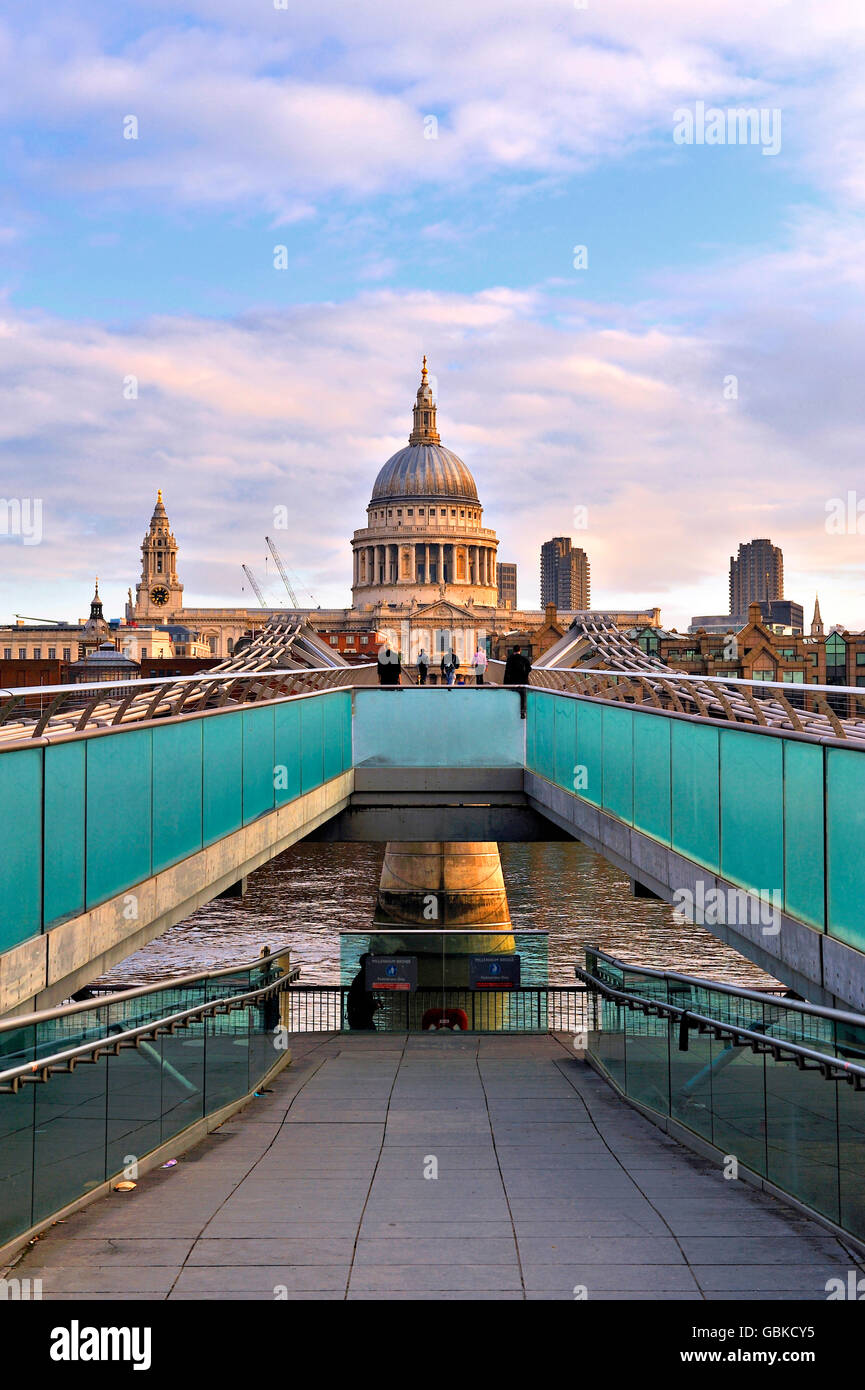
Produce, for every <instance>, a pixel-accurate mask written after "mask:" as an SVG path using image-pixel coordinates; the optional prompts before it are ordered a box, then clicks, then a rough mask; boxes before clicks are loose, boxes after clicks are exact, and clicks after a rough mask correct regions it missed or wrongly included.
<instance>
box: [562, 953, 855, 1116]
mask: <svg viewBox="0 0 865 1390" xmlns="http://www.w3.org/2000/svg"><path fill="white" fill-rule="evenodd" d="M574 973H575V974H576V976H577V979H579V980H584V981H585V982H586V984H587V985H588V986H589V988H590V989H592V990H594V991H596V992H597V993H600V994H603V995H604V996H605V998H607V999H612V1000H613V1001H614V1002H615V1003H618V1004H624V1006H625V1007H626V1008H627V1009H630V1010H631V1011H633V1010H634V1009H639V1011H640V1012H641V1013H644V1014H646V1015H648V1016H654V1017H659V1016H662V1015H663V1016H664V1017H667V1018H670V1019H673V1020H676V1021H678V1022H679V1024H680V1025H681V1024H682V1023H683V1021H684V1022H685V1026H686V1027H690V1025H691V1024H692V1023H693V1024H694V1025H695V1026H696V1028H697V1031H698V1032H699V1033H709V1032H711V1033H713V1034H714V1036H715V1037H716V1038H718V1039H719V1040H720V1039H721V1037H729V1038H731V1039H732V1041H733V1044H734V1045H735V1046H740V1047H745V1046H747V1047H750V1048H751V1051H752V1052H771V1053H772V1056H773V1057H774V1059H775V1061H776V1062H784V1061H789V1062H796V1064H797V1066H798V1067H799V1069H800V1071H804V1070H807V1068H806V1066H805V1063H806V1062H812V1063H814V1066H813V1067H812V1068H811V1070H819V1071H820V1074H821V1076H822V1077H823V1079H824V1080H825V1081H846V1082H848V1083H849V1084H850V1085H851V1086H853V1087H854V1089H855V1090H857V1091H862V1090H865V1066H859V1065H858V1064H857V1063H856V1062H846V1061H845V1060H844V1059H843V1058H841V1057H830V1056H829V1054H828V1053H826V1052H816V1051H815V1050H814V1049H813V1048H810V1047H802V1046H801V1044H799V1043H794V1042H788V1041H787V1039H786V1038H777V1037H775V1036H774V1034H772V1033H758V1032H756V1031H755V1030H754V1029H752V1028H742V1027H740V1025H739V1024H737V1023H729V1022H726V1021H725V1020H723V1019H720V1018H710V1017H708V1015H706V1014H698V1013H695V1012H694V1011H693V1010H692V1009H682V1008H679V1006H678V1005H677V1004H668V1003H667V1001H666V1000H664V999H646V998H644V997H643V996H642V995H639V994H629V993H628V992H627V991H625V990H620V989H613V987H612V985H608V984H607V983H606V981H605V980H600V979H598V978H597V976H595V975H592V974H591V973H590V972H589V971H588V970H583V969H582V968H581V967H580V966H579V965H575V966H574ZM782 1052H784V1053H789V1054H790V1056H789V1057H782V1056H779V1053H782Z"/></svg>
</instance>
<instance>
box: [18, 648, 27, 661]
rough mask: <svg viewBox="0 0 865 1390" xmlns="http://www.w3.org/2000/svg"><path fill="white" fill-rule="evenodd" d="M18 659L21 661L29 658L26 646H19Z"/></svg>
mask: <svg viewBox="0 0 865 1390" xmlns="http://www.w3.org/2000/svg"><path fill="white" fill-rule="evenodd" d="M18 660H19V661H26V660H27V648H26V647H19V648H18Z"/></svg>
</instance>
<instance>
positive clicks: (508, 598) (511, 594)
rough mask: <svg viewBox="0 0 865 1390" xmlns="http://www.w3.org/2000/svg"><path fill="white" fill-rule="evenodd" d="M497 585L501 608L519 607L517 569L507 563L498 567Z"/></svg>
mask: <svg viewBox="0 0 865 1390" xmlns="http://www.w3.org/2000/svg"><path fill="white" fill-rule="evenodd" d="M496 584H497V586H498V591H499V608H516V606H517V567H516V565H510V564H508V562H507V561H504V562H503V563H499V564H497V565H496Z"/></svg>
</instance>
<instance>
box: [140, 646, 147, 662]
mask: <svg viewBox="0 0 865 1390" xmlns="http://www.w3.org/2000/svg"><path fill="white" fill-rule="evenodd" d="M141 660H142V661H146V660H147V648H146V647H142V648H141Z"/></svg>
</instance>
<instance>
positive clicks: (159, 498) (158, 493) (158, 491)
mask: <svg viewBox="0 0 865 1390" xmlns="http://www.w3.org/2000/svg"><path fill="white" fill-rule="evenodd" d="M156 500H157V502H161V501H162V488H161V487H158V488H157V489H156Z"/></svg>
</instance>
